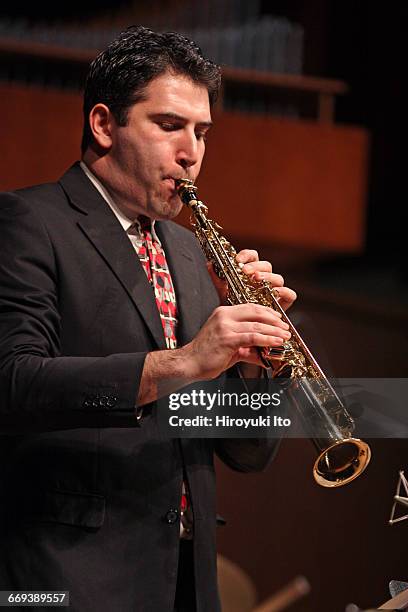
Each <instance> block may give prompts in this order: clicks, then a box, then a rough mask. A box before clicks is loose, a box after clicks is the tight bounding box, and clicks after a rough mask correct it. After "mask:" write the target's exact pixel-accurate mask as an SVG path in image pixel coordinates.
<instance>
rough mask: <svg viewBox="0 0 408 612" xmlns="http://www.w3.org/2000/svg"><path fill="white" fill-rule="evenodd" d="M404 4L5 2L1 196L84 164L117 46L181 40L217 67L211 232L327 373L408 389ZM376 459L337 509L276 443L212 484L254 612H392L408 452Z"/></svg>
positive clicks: (404, 528)
mask: <svg viewBox="0 0 408 612" xmlns="http://www.w3.org/2000/svg"><path fill="white" fill-rule="evenodd" d="M403 5H404V3H402V2H400V3H398V2H389V3H386V4H381V3H379V4H377V5H374V3H371V2H368V1H361V2H358V3H351V2H336V1H333V2H330V1H329V0H326V1H325V0H291V1H288V2H284V1H273V0H270V1H269V2H268V1H267V0H263V1H261V0H254V1H249V0H248V1H245V0H208V1H207V2H206V1H205V0H201V1H199V0H192V1H190V2H188V1H187V0H167V1H166V2H164V1H159V0H156V1H155V0H150V1H149V2H147V1H139V2H138V1H137V0H121V1H118V0H115V2H114V1H113V0H103V1H101V0H98V2H97V1H96V0H82V1H81V2H79V1H78V0H72V1H71V2H69V3H67V4H64V5H62V3H55V5H54V6H53V7H50V6H49V4H46V3H45V2H44V3H42V2H37V3H26V4H25V3H22V2H15V3H10V2H5V3H3V4H2V7H1V8H0V109H1V115H0V116H1V119H2V164H1V172H0V189H2V190H9V189H14V188H18V187H22V186H25V185H29V184H33V183H37V182H44V181H49V180H55V179H57V178H58V177H59V176H60V175H61V174H62V173H63V172H64V170H65V169H66V168H67V167H68V166H69V165H70V164H71V163H72V162H73V161H75V160H76V159H77V158H78V157H79V155H80V148H79V145H80V137H81V130H82V116H81V93H80V91H81V86H82V82H83V77H84V75H85V73H86V70H87V65H88V64H89V61H90V60H91V59H92V58H93V57H94V56H95V54H96V51H97V50H98V49H99V48H102V47H104V46H105V45H106V44H107V42H108V41H109V40H111V39H112V38H113V37H114V36H115V34H116V33H117V32H118V31H120V30H121V29H123V28H124V27H126V26H127V25H130V24H135V23H137V24H143V25H147V26H151V27H153V28H157V29H163V30H171V29H176V30H178V31H182V32H184V33H185V34H186V35H189V36H191V37H192V38H194V39H196V40H197V41H198V42H199V44H201V46H202V47H203V49H204V51H205V52H206V53H207V54H208V55H209V56H210V57H211V58H212V59H215V60H216V61H218V62H219V63H221V64H222V65H223V66H224V87H223V91H222V96H221V99H220V101H219V103H218V105H217V107H216V109H214V119H215V126H214V128H213V130H212V131H211V134H210V136H209V138H208V145H207V155H206V161H205V163H204V167H203V171H202V174H201V176H200V179H199V183H198V184H199V187H200V196H201V197H202V199H203V200H204V201H205V202H206V203H207V204H208V205H209V207H210V212H211V214H212V216H213V217H214V218H215V219H217V220H218V221H219V222H220V223H221V224H222V225H223V226H224V228H225V231H226V233H227V234H228V235H229V236H230V238H231V240H232V241H233V242H235V243H236V244H237V246H240V247H243V246H245V247H247V246H249V247H254V248H258V250H259V252H260V254H261V256H262V258H266V259H270V260H271V261H272V262H273V263H274V268H275V270H276V271H278V272H280V273H282V274H283V276H284V277H285V281H286V284H287V285H288V286H290V287H293V288H294V289H295V290H296V291H297V293H298V295H299V299H298V303H297V305H296V308H295V309H294V313H295V316H296V317H297V318H298V320H300V321H301V325H302V327H303V330H304V335H305V338H306V339H307V340H310V344H311V346H312V348H313V349H314V352H315V354H316V356H317V357H318V358H320V360H321V362H322V364H324V365H326V364H327V365H328V367H329V370H330V371H332V372H333V373H334V374H335V375H336V376H339V377H340V376H344V377H352V376H355V377H404V376H405V375H406V365H407V354H408V351H407V339H406V324H407V319H408V316H407V304H408V287H407V284H408V274H407V263H406V259H407V258H406V255H405V240H406V237H405V235H406V224H405V219H406V215H405V210H404V213H403V208H405V197H406V196H405V191H406V189H405V179H404V176H405V172H404V170H403V167H402V166H403V163H404V162H405V155H404V147H403V144H405V143H404V142H403V139H404V137H403V128H404V127H405V117H406V104H405V99H404V95H405V94H404V93H403V90H404V91H405V88H404V87H403V82H404V81H405V80H406V76H405V75H406V70H405V69H404V68H405V66H403V59H402V58H403V46H404V43H403V40H404V38H403V34H402V23H403V22H404V19H403ZM181 222H182V223H184V224H186V223H187V222H188V221H187V215H184V216H183V217H182V219H181ZM371 446H372V450H373V459H372V463H371V465H370V466H369V468H368V470H367V473H366V474H365V475H364V476H363V477H361V478H360V479H358V480H357V481H355V482H354V483H352V484H350V485H349V486H347V487H345V488H343V489H336V490H322V489H320V488H319V487H317V485H315V484H314V482H313V480H312V471H311V468H312V464H313V462H314V452H313V449H312V446H311V445H310V444H309V443H308V442H307V441H304V440H285V441H283V443H282V447H281V451H280V453H279V455H278V457H277V459H276V460H275V462H274V464H273V465H272V466H271V467H270V468H269V470H268V471H267V472H266V473H264V474H260V475H249V476H241V475H237V474H234V473H232V472H230V471H229V470H227V469H226V468H225V467H224V466H222V465H219V466H218V468H219V481H218V483H219V484H218V489H219V512H220V514H222V515H223V516H224V517H225V518H226V520H227V525H226V526H225V527H222V528H220V530H219V550H220V552H221V553H222V554H223V555H225V556H226V557H228V558H229V559H232V560H233V561H235V562H236V563H238V564H239V565H240V566H241V567H242V568H243V569H244V570H245V571H246V572H247V573H248V574H249V575H250V577H251V578H252V579H253V580H254V582H255V584H256V587H257V590H258V593H259V597H260V598H261V599H262V598H264V597H266V596H267V595H269V594H271V593H272V592H274V591H276V590H277V589H279V588H280V587H282V586H283V585H284V584H285V583H287V582H288V581H289V580H291V579H292V578H293V577H294V576H295V575H297V574H303V575H305V576H306V577H307V578H308V580H309V582H310V583H311V587H312V591H311V593H310V595H309V596H308V597H307V598H305V599H304V600H303V601H302V602H300V603H298V604H296V605H295V606H293V610H298V611H299V612H301V611H308V612H309V611H310V612H312V611H313V612H343V610H344V608H345V606H346V604H347V603H349V602H351V601H354V602H356V603H358V604H359V605H360V606H361V607H370V606H375V605H377V604H379V603H380V602H382V601H385V600H386V599H387V596H388V590H387V583H388V581H389V580H390V579H392V578H396V579H401V580H404V579H405V580H408V564H407V563H406V561H405V555H404V552H405V538H406V537H408V523H407V524H405V523H402V524H400V525H397V526H394V527H392V528H391V527H388V525H387V521H388V517H389V512H390V508H391V502H392V496H393V494H394V489H395V486H396V482H397V477H398V474H397V472H398V469H401V468H402V469H404V467H408V443H407V441H405V440H374V441H372V442H371ZM158 612H159V611H158Z"/></svg>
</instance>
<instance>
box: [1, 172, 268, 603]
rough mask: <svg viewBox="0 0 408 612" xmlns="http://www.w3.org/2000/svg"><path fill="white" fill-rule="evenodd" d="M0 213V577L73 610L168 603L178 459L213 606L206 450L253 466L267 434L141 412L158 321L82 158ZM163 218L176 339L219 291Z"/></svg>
mask: <svg viewBox="0 0 408 612" xmlns="http://www.w3.org/2000/svg"><path fill="white" fill-rule="evenodd" d="M0 223H1V236H2V240H1V242H2V246H1V249H2V251H1V266H0V286H1V302H0V368H1V380H0V382H1V385H0V391H1V406H0V426H1V431H2V435H1V437H0V444H1V445H0V465H1V473H0V519H1V520H0V537H1V543H0V589H3V590H5V589H21V590H26V589H31V590H33V589H36V590H39V589H49V590H60V589H64V590H69V591H70V598H71V608H70V609H71V610H75V611H79V612H88V611H89V612H91V611H92V612H93V611H94V610H99V611H101V612H104V611H107V612H108V611H109V612H111V611H112V610H121V611H123V612H127V611H129V612H130V611H132V612H134V611H136V610H137V611H145V612H170V611H171V610H172V606H173V599H174V592H175V581H176V576H177V561H178V543H179V522H178V517H177V510H178V508H179V505H180V490H181V482H182V477H183V469H184V470H185V473H186V477H187V479H188V483H189V487H190V490H191V495H192V505H193V510H194V519H195V523H194V524H195V533H194V553H195V573H196V592H197V599H198V611H199V612H214V611H216V610H217V609H218V597H217V587H216V563H215V550H216V548H215V486H214V485H215V483H214V468H213V454H214V450H216V451H217V452H218V453H219V454H220V456H221V457H222V459H223V460H224V461H225V462H227V463H228V464H229V465H230V466H231V467H233V468H235V469H241V470H243V471H245V470H256V469H261V468H263V467H264V466H265V465H266V463H267V462H268V460H269V459H270V457H271V451H272V447H273V442H272V444H270V443H264V444H263V443H260V442H259V441H256V440H252V441H251V440H249V441H236V440H231V441H229V442H227V441H221V442H220V441H212V440H199V439H195V440H192V439H189V440H181V441H179V440H169V439H165V438H164V437H163V436H162V435H161V434H160V432H159V430H158V428H157V424H156V420H155V418H154V417H155V410H156V407H155V405H151V406H150V407H149V409H148V410H147V415H146V416H144V417H143V419H142V420H141V423H140V426H138V425H137V422H136V419H135V416H134V411H135V406H134V405H135V398H136V396H137V389H138V384H139V380H140V377H141V373H142V369H143V363H144V359H145V356H146V354H147V353H148V352H149V351H152V350H156V349H163V348H165V343H164V337H163V332H162V327H161V322H160V318H159V315H158V312H157V308H156V305H155V301H154V296H153V292H152V290H151V287H150V286H149V284H148V282H147V279H146V276H145V273H144V271H143V269H142V267H141V265H140V263H139V260H138V258H137V256H135V253H134V250H133V247H132V246H131V244H130V242H129V239H128V237H127V236H126V234H125V232H124V231H123V229H122V227H121V225H120V224H119V222H118V221H117V219H116V217H115V216H114V215H113V213H112V211H111V210H110V208H109V207H108V205H107V204H106V202H105V201H104V200H103V199H102V198H101V196H100V195H99V193H98V192H97V190H96V189H95V188H94V187H93V186H92V184H91V183H90V182H89V180H88V179H87V177H86V176H85V175H84V174H83V172H82V170H81V169H80V168H79V167H78V165H75V166H73V167H72V168H71V169H70V170H69V171H68V172H67V173H66V174H65V175H64V176H63V177H62V179H61V180H60V181H59V182H58V183H55V184H48V185H41V186H37V187H32V188H28V189H23V190H20V191H17V192H14V193H8V194H3V195H2V196H1V199H0ZM157 231H158V233H159V236H160V239H161V240H162V242H163V245H164V248H165V250H166V254H167V258H168V263H169V267H170V271H171V274H172V278H173V281H174V284H175V290H176V294H177V301H178V308H179V315H180V317H179V318H180V327H179V334H178V336H179V343H180V345H182V344H184V343H186V342H188V341H189V340H191V339H192V338H193V337H194V335H195V334H196V333H197V331H198V329H199V328H200V327H201V326H202V325H203V323H204V322H205V321H206V319H207V318H208V316H209V314H210V313H211V311H212V310H213V309H214V307H216V306H217V304H218V299H217V295H216V292H215V290H214V288H213V285H212V283H211V280H210V278H209V276H208V273H207V270H206V267H205V262H204V259H203V256H202V254H201V250H200V249H199V248H198V246H197V242H196V239H195V237H194V236H193V235H192V233H191V232H189V231H188V230H185V229H183V228H181V227H179V226H177V225H176V224H174V223H171V222H158V223H157ZM173 509H175V510H176V513H174V512H173Z"/></svg>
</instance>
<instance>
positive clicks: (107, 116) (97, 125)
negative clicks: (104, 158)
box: [89, 103, 116, 151]
mask: <svg viewBox="0 0 408 612" xmlns="http://www.w3.org/2000/svg"><path fill="white" fill-rule="evenodd" d="M114 125H116V121H115V118H114V117H113V115H112V113H111V112H110V110H109V108H108V107H107V106H106V104H101V103H98V104H95V106H94V107H93V109H92V110H91V112H90V113H89V126H90V128H91V132H92V135H93V137H94V140H95V142H96V143H97V144H98V145H99V146H100V147H101V148H102V149H104V150H105V151H106V150H107V149H110V148H111V146H112V128H114Z"/></svg>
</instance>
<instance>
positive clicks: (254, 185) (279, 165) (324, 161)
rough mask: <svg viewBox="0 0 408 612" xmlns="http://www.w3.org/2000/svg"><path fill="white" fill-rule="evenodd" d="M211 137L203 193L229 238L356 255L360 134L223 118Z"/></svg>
mask: <svg viewBox="0 0 408 612" xmlns="http://www.w3.org/2000/svg"><path fill="white" fill-rule="evenodd" d="M213 130H214V132H213V133H212V134H210V136H209V142H208V153H209V154H208V157H207V159H206V161H205V164H204V168H203V171H202V176H201V177H200V185H201V184H202V185H203V188H202V192H201V193H202V196H203V198H204V197H205V198H206V199H207V200H208V203H209V205H210V206H211V212H212V214H213V215H214V217H217V218H220V219H221V222H222V223H225V227H226V228H228V231H229V233H231V234H232V235H234V236H240V237H241V236H246V237H251V238H252V237H253V238H255V237H256V238H257V239H258V240H259V241H262V242H268V241H270V242H273V241H276V242H281V243H285V244H291V245H296V246H303V247H311V248H317V249H319V250H334V251H349V252H353V251H354V252H358V251H359V250H360V249H361V247H362V246H363V243H364V232H365V210H366V185H367V163H368V135H367V133H366V132H365V131H364V130H362V129H360V128H348V127H338V126H329V125H321V124H320V125H319V124H317V123H313V122H307V121H293V120H292V121H290V120H287V119H285V120H284V119H272V118H265V117H254V116H243V115H242V114H235V115H234V114H226V113H224V114H223V116H222V120H220V121H219V122H216V123H215V126H214V128H213ZM214 149H215V152H214Z"/></svg>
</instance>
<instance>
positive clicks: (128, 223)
mask: <svg viewBox="0 0 408 612" xmlns="http://www.w3.org/2000/svg"><path fill="white" fill-rule="evenodd" d="M79 165H80V166H81V168H82V170H83V171H84V173H85V174H86V176H87V177H88V179H89V180H90V181H91V183H92V184H93V185H94V187H95V188H96V189H97V190H98V191H99V193H100V194H101V196H102V197H103V199H104V200H105V202H107V204H109V206H110V208H111V209H112V212H113V213H114V215H115V217H116V218H117V219H118V221H119V223H120V224H121V226H122V227H123V229H124V230H125V232H126V233H129V230H130V229H131V228H133V227H136V228H137V229H138V232H139V233H141V227H140V223H139V220H138V219H137V217H136V218H135V219H129V217H127V216H126V215H125V214H124V213H123V212H122V211H121V210H120V208H118V206H117V205H116V204H115V202H114V201H113V199H112V196H111V195H110V193H109V192H108V190H107V189H106V188H105V187H104V186H103V185H102V183H101V182H100V180H99V179H98V178H96V176H95V175H94V173H93V172H91V170H90V169H89V168H88V166H87V165H86V164H85V163H84V162H83V161H80V162H79ZM155 224H156V220H155V219H153V220H152V237H153V239H154V240H155V241H156V242H158V243H159V244H161V243H160V240H159V237H158V236H157V234H156V229H155Z"/></svg>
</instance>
